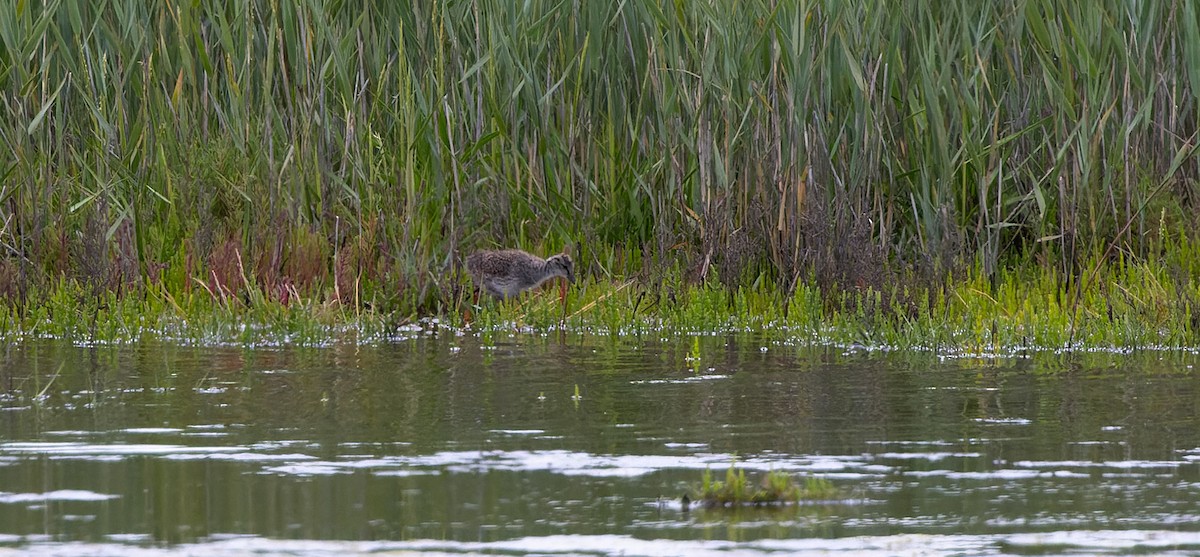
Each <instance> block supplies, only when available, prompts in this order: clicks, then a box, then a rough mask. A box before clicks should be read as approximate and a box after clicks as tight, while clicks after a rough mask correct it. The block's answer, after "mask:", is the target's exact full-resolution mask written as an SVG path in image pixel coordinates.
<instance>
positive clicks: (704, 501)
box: [684, 464, 838, 508]
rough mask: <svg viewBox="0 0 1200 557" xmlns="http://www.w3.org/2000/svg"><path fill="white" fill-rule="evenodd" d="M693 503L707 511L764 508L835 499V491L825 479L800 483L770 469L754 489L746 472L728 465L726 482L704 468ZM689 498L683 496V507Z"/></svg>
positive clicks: (836, 490) (811, 478) (810, 478)
mask: <svg viewBox="0 0 1200 557" xmlns="http://www.w3.org/2000/svg"><path fill="white" fill-rule="evenodd" d="M694 495H695V500H696V502H697V503H698V504H700V505H702V506H704V507H706V508H718V507H736V506H743V505H753V506H765V505H786V504H791V503H797V502H799V501H819V500H828V499H833V498H835V497H837V496H838V489H837V488H836V487H834V485H833V483H832V482H830V481H829V480H826V479H824V478H816V477H812V476H808V477H806V478H804V482H803V484H800V483H798V482H797V481H796V479H795V478H793V477H792V476H791V475H790V474H787V473H785V472H778V471H775V470H771V471H770V472H767V473H766V474H764V475H763V477H762V480H761V481H760V482H759V485H758V487H757V488H755V487H754V486H753V485H751V484H750V482H749V480H747V479H746V471H745V470H740V469H738V468H737V467H735V466H734V465H732V464H730V465H729V469H727V470H726V471H725V480H724V481H721V480H715V479H713V474H712V470H709V469H706V470H705V471H704V475H703V476H701V479H700V487H699V488H698V489H697V490H696V491H695V493H694ZM688 505H690V499H689V498H688V497H687V496H686V495H685V496H684V506H685V507H686V506H688Z"/></svg>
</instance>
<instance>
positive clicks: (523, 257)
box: [467, 249, 575, 300]
mask: <svg viewBox="0 0 1200 557" xmlns="http://www.w3.org/2000/svg"><path fill="white" fill-rule="evenodd" d="M467 272H468V273H470V274H471V280H472V281H474V282H475V286H476V287H477V288H479V289H480V290H483V291H484V292H487V293H488V294H490V295H492V296H494V297H496V298H499V299H501V300H507V299H509V298H513V297H515V296H516V295H518V294H520V293H521V292H524V291H526V290H529V289H530V288H534V287H536V286H538V285H539V284H542V283H543V282H546V281H547V280H550V279H552V278H554V277H563V278H565V279H567V282H568V283H571V284H574V283H575V263H574V262H573V261H571V255H570V253H568V250H563V252H562V253H560V254H557V255H551V256H550V257H548V258H546V259H542V258H541V257H538V256H536V255H533V254H532V253H529V252H527V251H522V250H519V249H504V250H484V251H477V252H475V253H472V254H471V255H469V256H468V257H467Z"/></svg>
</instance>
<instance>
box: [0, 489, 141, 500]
mask: <svg viewBox="0 0 1200 557" xmlns="http://www.w3.org/2000/svg"><path fill="white" fill-rule="evenodd" d="M118 497H120V495H113V494H110V493H96V492H95V491H87V490H83V489H59V490H56V491H47V492H45V493H6V492H3V491H0V503H8V504H20V503H45V502H48V501H108V500H109V499H116V498H118Z"/></svg>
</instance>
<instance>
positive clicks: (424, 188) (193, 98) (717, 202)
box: [0, 0, 1200, 313]
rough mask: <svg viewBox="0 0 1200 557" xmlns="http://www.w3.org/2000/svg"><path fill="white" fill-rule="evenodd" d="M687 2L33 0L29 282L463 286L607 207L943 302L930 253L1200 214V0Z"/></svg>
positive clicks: (671, 245) (738, 248)
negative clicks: (465, 260)
mask: <svg viewBox="0 0 1200 557" xmlns="http://www.w3.org/2000/svg"><path fill="white" fill-rule="evenodd" d="M662 7H663V6H662V5H660V4H658V3H653V2H651V3H632V4H631V3H612V2H589V3H555V2H542V1H533V2H526V3H521V4H517V5H514V4H512V3H510V2H503V1H500V0H478V1H476V2H457V3H454V2H452V3H403V2H402V3H383V4H379V3H370V2H360V1H348V2H340V3H333V4H328V5H322V4H321V3H310V2H298V1H295V0H280V1H271V2H268V1H266V0H240V1H237V2H225V3H219V2H217V3H214V2H199V3H197V2H183V3H147V4H138V5H137V6H136V7H130V9H119V8H118V7H117V6H116V5H114V4H113V3H111V2H100V1H98V0H83V1H78V2H48V3H38V2H27V3H15V4H14V3H10V4H8V5H6V6H5V7H3V8H0V42H2V43H3V45H4V46H3V48H2V49H0V113H3V115H4V118H3V119H0V142H2V143H3V148H4V149H5V150H6V151H7V152H9V153H11V154H12V156H11V157H9V158H8V160H7V162H3V163H0V177H3V181H2V183H0V222H2V223H3V226H2V227H0V250H2V251H0V260H2V264H0V294H3V295H4V296H5V297H6V298H7V299H9V300H13V299H16V298H20V297H21V296H23V294H22V293H24V292H28V291H29V290H30V287H29V286H30V284H32V285H33V286H46V285H50V284H53V283H54V282H55V281H56V280H57V279H58V278H59V277H62V276H69V277H77V278H80V279H83V280H85V281H88V282H90V283H92V284H95V285H98V286H99V287H100V288H101V289H102V290H121V291H123V292H124V291H128V290H138V289H140V288H141V287H142V285H143V284H145V283H146V282H147V281H143V280H137V279H138V278H139V277H142V276H144V277H148V278H151V279H153V280H151V281H149V282H151V283H154V284H156V285H158V286H156V288H163V289H166V290H167V291H169V292H172V293H174V294H179V293H181V292H184V291H187V290H188V289H189V288H190V287H191V286H192V285H194V284H197V282H198V281H204V282H205V283H206V284H207V285H208V288H209V289H211V290H216V291H223V290H229V291H230V292H237V291H239V289H241V290H242V291H247V290H246V289H248V288H251V287H253V288H256V289H261V291H262V292H263V293H264V296H265V298H266V299H276V300H281V299H282V298H283V297H285V296H284V293H287V292H290V291H291V290H296V291H297V293H299V294H303V295H304V296H315V297H317V298H318V299H321V300H337V301H339V302H341V303H342V304H350V305H354V306H356V307H360V306H366V305H372V306H374V307H381V308H386V309H402V310H403V311H405V312H407V313H417V312H433V311H439V310H444V309H445V308H446V307H447V306H448V305H450V304H453V303H454V302H453V298H454V296H453V292H454V291H455V289H456V288H459V285H458V284H457V282H461V280H460V279H458V278H456V277H458V276H459V273H458V268H457V267H458V266H459V265H461V262H460V260H459V258H458V256H457V254H459V253H466V252H467V251H470V250H472V249H475V248H480V247H492V244H500V245H504V246H510V247H511V246H520V247H524V248H527V249H538V248H542V247H544V246H557V245H562V244H565V243H569V242H574V241H579V242H583V243H584V244H585V245H588V246H589V251H590V253H591V254H592V255H591V257H590V261H581V262H580V264H581V270H584V269H590V271H591V272H592V273H594V274H599V275H602V276H604V277H605V278H608V277H610V276H613V275H628V276H633V275H637V274H641V275H642V276H644V277H647V278H650V279H653V281H655V282H658V281H660V279H662V278H663V277H664V276H677V277H680V278H683V277H688V278H690V279H692V280H695V281H698V282H701V283H706V282H707V281H708V277H709V276H710V273H711V276H713V277H714V278H716V279H717V280H719V281H720V282H721V283H723V284H724V285H726V286H727V287H729V289H730V291H733V290H736V289H737V288H742V287H749V286H753V285H755V284H756V283H760V282H762V281H764V280H765V281H770V282H773V283H775V284H776V285H777V286H779V287H780V289H781V290H782V291H783V292H784V295H783V296H782V298H783V299H784V300H785V302H783V303H784V304H785V306H786V304H788V303H790V300H792V299H793V296H792V294H793V293H795V292H797V291H798V290H799V289H800V284H801V283H802V282H810V283H815V284H816V285H817V286H819V287H820V289H821V292H822V293H823V294H822V295H824V296H826V297H827V300H842V301H848V302H852V303H856V302H855V301H856V300H859V299H864V300H865V299H867V297H866V295H865V294H864V293H865V292H868V291H871V292H876V293H883V295H884V298H883V299H882V301H881V302H880V304H878V305H879V306H880V307H882V308H883V310H884V311H890V310H891V308H892V307H893V306H898V307H903V308H906V309H905V311H906V312H909V313H911V312H915V311H917V306H918V305H920V302H918V301H916V300H917V298H918V297H919V296H916V295H912V294H908V295H906V294H904V293H903V288H893V287H895V285H896V284H897V283H898V282H899V283H904V284H908V285H911V286H912V287H913V288H925V287H929V288H937V286H938V284H940V283H941V282H942V281H943V280H944V278H945V277H946V276H948V274H950V273H952V272H953V273H958V275H956V276H961V273H962V272H963V270H964V269H971V270H972V272H975V273H978V274H982V275H983V276H986V277H988V279H989V280H991V281H992V282H999V280H1000V279H998V278H997V276H998V275H997V273H998V271H1000V270H1001V269H1003V268H1004V267H1006V266H1012V265H1019V264H1037V265H1040V266H1042V267H1043V268H1049V267H1054V268H1056V269H1057V270H1058V272H1059V276H1060V277H1061V279H1062V283H1063V284H1064V285H1065V284H1068V283H1073V281H1078V279H1079V277H1080V276H1081V275H1082V274H1084V273H1085V271H1090V269H1092V268H1093V267H1089V266H1085V263H1088V262H1091V263H1100V264H1107V263H1109V262H1111V261H1112V260H1115V259H1118V258H1120V259H1122V260H1123V261H1129V260H1131V258H1132V260H1145V259H1156V258H1159V257H1160V256H1162V255H1163V252H1162V251H1161V249H1160V248H1162V247H1163V246H1167V247H1170V246H1173V245H1180V244H1182V243H1194V242H1195V241H1196V239H1197V238H1196V232H1195V230H1196V227H1195V217H1194V216H1193V215H1194V214H1195V213H1196V211H1195V208H1196V200H1197V199H1198V197H1197V193H1196V190H1195V188H1196V178H1197V176H1200V164H1198V160H1200V158H1198V157H1196V156H1195V154H1194V153H1193V151H1192V150H1193V149H1194V146H1195V145H1196V144H1197V139H1196V138H1195V137H1194V135H1193V131H1194V130H1195V128H1196V125H1197V110H1198V109H1197V103H1196V91H1197V90H1198V89H1200V48H1197V47H1196V46H1195V45H1197V44H1200V30H1198V24H1197V23H1196V22H1197V20H1198V17H1200V14H1198V13H1197V12H1198V11H1200V8H1197V7H1196V6H1195V5H1194V3H1190V2H1182V3H1168V4H1166V5H1163V4H1160V3H1155V2H1143V3H1134V4H1131V3H1129V2H1121V1H1118V0H1101V1H1099V2H1093V3H1078V2H1066V1H1064V0H1030V1H1026V2H1012V1H1001V2H969V3H922V2H914V3H878V2H862V1H850V2H816V1H811V0H796V1H795V2H793V3H784V4H782V5H781V4H779V3H778V2H774V1H767V0H749V1H745V2H723V3H722V2H717V3H716V4H714V3H712V2H698V3H696V2H692V3H679V4H677V5H675V4H673V5H671V9H670V10H665V11H664V10H663V9H662ZM1162 184H1166V185H1167V186H1166V187H1160V185H1162ZM1160 223H1163V224H1164V226H1159V224H1160ZM231 246H233V247H231ZM1105 252H1108V253H1107V255H1106V256H1104V257H1101V258H1096V257H1095V255H1094V254H1096V253H1105ZM234 253H236V254H240V256H241V258H242V260H243V264H244V269H241V270H239V269H237V268H236V266H235V265H234V264H233V259H234V258H233V257H232V255H233V254H234ZM68 255H70V257H67V256H68ZM1178 259H1179V258H1178V257H1175V258H1171V257H1168V264H1171V265H1176V266H1178V268H1175V267H1172V268H1171V269H1169V272H1170V274H1171V275H1172V277H1174V276H1178V277H1180V278H1181V280H1184V281H1185V282H1186V281H1190V280H1193V279H1192V278H1191V277H1193V276H1194V273H1191V272H1190V271H1188V269H1191V268H1192V267H1193V266H1194V265H1195V263H1194V262H1192V261H1191V260H1188V261H1187V262H1179V261H1177V260H1178ZM685 269H686V270H691V271H692V272H691V273H686V272H681V270H685ZM241 271H244V272H245V274H246V277H245V280H242V278H241V277H240V276H239V275H240V274H241ZM581 274H582V273H581ZM892 290H896V291H897V292H898V294H893V293H892ZM286 297H287V298H288V299H289V300H291V299H292V298H294V297H293V296H290V295H288V296H286ZM831 303H832V302H831ZM876 309H877V308H876ZM876 309H873V306H867V307H864V308H863V311H868V312H869V311H876Z"/></svg>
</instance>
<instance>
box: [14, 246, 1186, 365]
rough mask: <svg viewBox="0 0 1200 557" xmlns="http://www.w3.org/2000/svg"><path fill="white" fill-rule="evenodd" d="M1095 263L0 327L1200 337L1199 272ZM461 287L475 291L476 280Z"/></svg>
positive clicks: (171, 311) (32, 304)
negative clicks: (929, 279)
mask: <svg viewBox="0 0 1200 557" xmlns="http://www.w3.org/2000/svg"><path fill="white" fill-rule="evenodd" d="M1097 268H1098V269H1099V270H1098V271H1097V273H1096V275H1095V276H1096V278H1095V280H1093V281H1091V282H1090V283H1089V284H1088V285H1087V286H1082V285H1081V286H1080V287H1079V289H1078V290H1075V291H1072V292H1068V293H1064V292H1063V291H1062V288H1061V278H1060V276H1059V275H1058V274H1057V271H1056V270H1055V269H1049V270H1047V269H1044V268H1041V267H1039V266H1037V265H1034V264H1029V265H1027V266H1025V267H1022V268H1019V269H1017V270H1012V271H1008V270H1006V271H1004V272H1002V273H1000V274H999V275H998V276H997V277H995V278H994V279H992V280H989V279H988V278H987V277H986V276H984V274H983V273H982V272H981V271H973V272H967V273H965V274H964V275H963V276H961V277H958V278H954V279H948V280H947V281H945V282H944V283H941V284H939V285H937V286H936V287H933V288H927V289H914V288H913V287H910V286H905V285H903V284H897V285H896V286H895V287H893V288H891V289H888V290H875V289H872V288H869V287H868V288H864V289H862V290H846V291H840V292H837V293H833V294H830V293H825V292H822V291H820V290H819V289H818V288H817V287H815V286H814V285H812V284H810V283H808V282H801V284H800V285H799V286H798V287H797V288H796V289H795V290H794V291H793V292H791V293H790V294H788V293H786V292H785V291H783V290H781V289H780V288H779V287H777V286H776V285H775V283H773V282H770V281H762V282H759V283H758V285H757V286H750V287H740V288H738V289H736V290H732V291H731V290H729V289H727V288H726V287H725V286H723V285H721V284H719V282H718V281H716V280H715V279H713V280H710V281H709V283H706V284H700V285H691V286H689V285H686V284H684V283H682V282H679V281H673V282H666V283H662V282H656V283H647V282H639V281H624V282H620V283H614V282H609V281H605V280H601V279H596V278H585V279H581V280H580V281H579V282H578V283H577V284H576V285H575V286H574V287H573V288H571V289H570V290H569V291H568V293H567V297H566V300H565V305H564V302H563V301H562V300H561V299H560V297H559V292H558V287H557V286H556V285H553V284H552V285H551V286H550V287H546V288H542V289H539V290H534V291H532V292H530V293H527V294H526V295H523V296H521V297H519V298H517V299H515V300H510V301H508V302H504V303H501V302H497V301H494V300H490V299H484V300H481V301H480V302H479V303H478V305H472V301H471V300H470V298H469V296H467V295H464V296H462V297H461V299H460V300H459V301H458V303H457V304H449V305H447V306H446V307H445V308H444V310H442V311H441V312H439V313H438V314H437V315H436V316H422V315H421V314H419V313H412V312H406V311H401V310H395V309H386V308H388V307H389V302H388V301H387V300H386V299H373V300H367V301H365V302H364V301H362V299H361V298H360V299H359V300H360V301H359V302H358V303H357V304H356V303H355V302H353V301H342V300H341V298H339V297H338V296H336V295H335V294H334V293H333V292H332V291H326V292H324V293H323V294H318V295H315V296H311V297H304V296H300V297H298V298H292V299H290V300H289V302H288V303H287V304H284V303H281V302H279V301H277V300H272V299H269V298H266V297H264V296H260V295H255V294H253V293H251V294H249V295H246V296H239V297H229V296H223V295H219V294H215V293H212V292H209V291H207V290H204V289H199V288H196V289H192V290H191V291H190V292H185V293H181V294H171V293H170V292H169V290H168V289H166V288H165V287H163V286H161V285H157V286H155V285H146V286H145V287H144V288H142V289H141V290H138V291H136V294H135V293H126V294H118V293H116V292H110V291H101V292H100V293H99V294H97V293H96V292H95V291H94V290H93V289H92V288H91V287H89V286H87V285H86V284H83V283H79V282H75V281H72V280H66V279H64V280H62V281H60V282H58V283H56V284H55V285H52V286H51V287H48V288H46V289H44V290H38V291H35V292H31V293H30V294H29V300H30V301H29V302H28V303H26V304H25V305H22V306H16V307H7V308H5V309H4V311H3V312H2V313H0V334H2V335H3V336H4V337H5V338H6V339H9V340H19V339H21V338H32V337H46V336H49V337H55V338H64V339H68V340H73V341H80V342H132V341H137V340H139V339H156V338H159V339H172V340H177V341H181V342H187V343H237V344H245V345H272V344H292V345H324V344H329V343H339V342H349V343H380V342H388V341H391V340H394V339H398V338H407V337H410V336H412V335H413V334H415V333H418V332H422V331H425V330H441V329H447V330H455V331H474V332H480V333H483V334H487V335H494V334H515V335H522V334H532V333H538V334H540V333H544V332H549V331H558V330H564V331H567V332H572V333H585V334H603V335H627V336H638V335H647V334H649V335H655V334H660V333H670V334H685V335H708V334H721V333H752V334H757V335H761V336H765V337H767V338H769V339H772V340H774V341H777V342H783V343H787V344H791V345H844V346H857V347H861V348H864V349H913V350H924V351H934V352H939V353H957V354H1011V353H1014V352H1022V351H1058V350H1091V349H1110V350H1128V349H1194V348H1196V347H1197V346H1200V342H1198V339H1197V326H1198V325H1200V320H1198V319H1197V318H1195V317H1194V316H1195V314H1196V307H1195V300H1196V299H1198V298H1200V284H1197V282H1195V281H1194V280H1193V281H1189V282H1187V283H1184V284H1180V281H1179V279H1178V277H1174V276H1172V274H1171V273H1170V272H1169V271H1168V270H1167V266H1166V265H1163V264H1150V263H1123V264H1118V265H1100V266H1098V267H1097ZM462 280H463V281H465V280H466V279H465V278H464V279H462ZM458 287H459V289H460V290H462V291H464V292H469V288H470V285H469V284H468V283H466V282H463V283H461V284H459V285H458ZM697 348H698V347H697ZM697 351H698V349H697ZM696 356H697V358H700V357H701V355H700V354H699V353H697V354H696ZM697 365H699V364H697Z"/></svg>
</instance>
